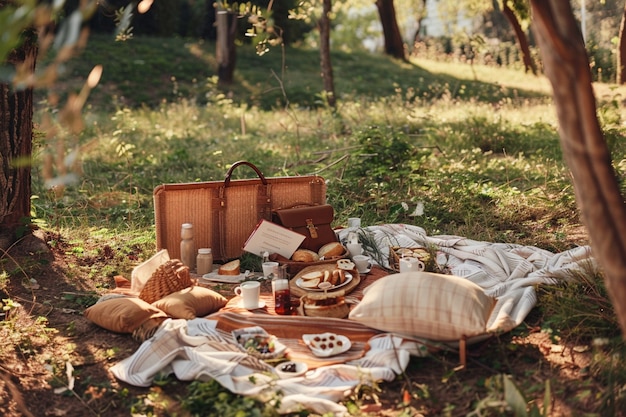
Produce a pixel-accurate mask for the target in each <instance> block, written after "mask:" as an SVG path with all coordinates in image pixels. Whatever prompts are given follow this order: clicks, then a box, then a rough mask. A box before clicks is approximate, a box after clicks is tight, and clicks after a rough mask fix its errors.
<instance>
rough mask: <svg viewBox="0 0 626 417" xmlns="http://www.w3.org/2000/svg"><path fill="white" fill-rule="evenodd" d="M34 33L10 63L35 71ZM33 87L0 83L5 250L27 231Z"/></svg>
mask: <svg viewBox="0 0 626 417" xmlns="http://www.w3.org/2000/svg"><path fill="white" fill-rule="evenodd" d="M36 55H37V44H36V43H35V39H34V34H30V35H29V36H25V42H24V44H23V45H22V46H21V47H20V48H19V49H17V50H15V51H13V52H12V53H11V54H10V56H9V58H8V59H7V64H8V65H10V66H16V65H24V64H26V66H27V68H26V69H27V70H30V71H34V70H35V59H36ZM32 137H33V90H32V89H31V88H28V89H21V90H16V89H15V88H13V87H12V86H11V85H10V84H2V83H0V158H1V159H0V166H1V170H0V248H2V249H6V248H7V247H8V246H9V245H11V244H12V243H13V242H15V241H16V239H17V238H18V237H19V236H20V235H22V234H24V233H26V232H28V231H29V229H28V225H29V221H28V218H29V217H30V193H31V174H30V170H31V150H32Z"/></svg>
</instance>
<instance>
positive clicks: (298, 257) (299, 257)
mask: <svg viewBox="0 0 626 417" xmlns="http://www.w3.org/2000/svg"><path fill="white" fill-rule="evenodd" d="M291 260H292V261H296V262H317V261H319V260H320V257H319V255H318V254H317V253H315V252H313V251H312V250H308V249H298V250H296V251H295V252H294V253H293V255H292V256H291Z"/></svg>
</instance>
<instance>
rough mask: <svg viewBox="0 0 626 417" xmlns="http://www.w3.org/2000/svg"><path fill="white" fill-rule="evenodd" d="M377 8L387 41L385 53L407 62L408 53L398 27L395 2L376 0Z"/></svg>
mask: <svg viewBox="0 0 626 417" xmlns="http://www.w3.org/2000/svg"><path fill="white" fill-rule="evenodd" d="M376 8H377V9H378V15H379V16H380V23H381V24H382V26H383V37H384V40H385V53H386V54H387V55H390V56H392V57H394V58H398V59H402V60H404V61H406V51H405V47H404V41H403V40H402V35H401V34H400V28H399V27H398V19H397V17H396V8H395V7H394V5H393V0H376Z"/></svg>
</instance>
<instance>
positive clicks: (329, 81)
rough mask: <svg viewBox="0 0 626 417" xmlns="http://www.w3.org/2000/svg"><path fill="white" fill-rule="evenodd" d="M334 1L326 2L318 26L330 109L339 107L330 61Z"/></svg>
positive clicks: (326, 0)
mask: <svg viewBox="0 0 626 417" xmlns="http://www.w3.org/2000/svg"><path fill="white" fill-rule="evenodd" d="M332 8H333V4H332V0H324V1H323V8H322V16H321V18H320V20H319V23H318V26H319V31H320V65H321V69H322V80H323V82H324V92H325V93H326V100H327V102H328V105H329V106H330V107H335V106H336V105H337V100H336V98H335V78H334V76H333V66H332V63H331V61H330V14H331V12H332Z"/></svg>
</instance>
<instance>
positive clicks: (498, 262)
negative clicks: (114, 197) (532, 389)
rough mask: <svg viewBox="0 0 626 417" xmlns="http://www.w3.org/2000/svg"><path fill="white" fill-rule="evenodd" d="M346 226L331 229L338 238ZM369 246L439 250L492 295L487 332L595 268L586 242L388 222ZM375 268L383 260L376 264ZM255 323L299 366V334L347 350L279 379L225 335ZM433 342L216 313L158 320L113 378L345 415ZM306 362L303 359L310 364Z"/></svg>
mask: <svg viewBox="0 0 626 417" xmlns="http://www.w3.org/2000/svg"><path fill="white" fill-rule="evenodd" d="M349 232H350V230H348V229H344V230H340V231H338V236H339V238H340V239H342V240H343V239H345V238H346V237H347V233H349ZM359 232H361V233H366V234H368V236H370V237H371V238H372V239H373V241H375V242H376V246H377V253H389V252H388V248H389V246H402V247H415V246H426V245H429V246H432V247H436V248H437V262H438V264H439V265H445V268H446V269H447V270H448V271H449V272H450V273H451V274H454V275H457V276H460V277H464V278H466V279H468V280H471V281H472V282H474V283H476V284H477V285H479V286H480V287H482V288H483V289H484V290H485V292H486V293H487V294H489V295H492V296H494V297H496V298H497V303H496V306H495V307H494V310H493V313H492V315H491V317H490V319H489V322H488V326H487V333H486V335H487V334H490V333H491V332H494V331H498V332H505V331H509V330H511V329H513V328H515V327H516V326H517V325H519V324H521V323H522V322H523V320H524V319H525V317H526V316H527V314H528V312H529V311H530V310H531V309H532V308H533V307H534V306H535V305H536V303H537V296H536V292H535V286H536V285H539V284H553V283H556V282H557V281H558V280H559V279H564V278H565V277H567V276H568V275H569V274H571V273H572V272H573V271H575V270H580V269H583V268H590V267H591V268H592V267H595V262H594V261H593V258H592V256H591V250H590V248H589V247H588V246H581V247H577V248H574V249H571V250H568V251H565V252H562V253H558V254H554V253H551V252H549V251H545V250H542V249H539V248H536V247H532V246H521V245H514V244H506V243H489V242H480V241H474V240H471V239H467V238H463V237H459V236H432V237H431V236H427V234H426V232H425V231H424V229H422V228H420V227H418V226H412V225H404V224H395V225H380V226H370V227H366V228H363V229H360V230H359ZM377 261H378V263H379V264H380V265H381V266H382V267H389V263H388V262H389V260H388V259H385V258H384V257H383V258H378V259H377ZM255 325H260V326H261V327H263V328H265V329H266V330H267V331H268V332H269V333H270V334H275V335H276V336H277V337H279V339H280V340H281V342H283V343H284V344H285V345H286V346H287V348H288V349H287V352H288V355H292V356H293V358H294V359H298V360H305V361H307V355H306V347H304V346H303V345H302V341H301V340H300V337H301V335H302V334H303V333H306V332H309V331H311V332H316V333H323V332H326V331H328V332H334V333H337V334H347V335H348V336H349V337H350V338H351V340H353V342H354V343H353V346H352V348H351V349H350V351H348V352H346V353H345V354H344V355H345V356H343V357H338V358H334V360H329V361H327V362H325V361H324V360H320V361H318V362H314V361H313V362H312V361H310V360H309V362H308V363H309V365H310V366H311V368H313V370H312V371H310V372H309V373H307V374H305V376H301V377H297V378H288V379H279V378H278V377H277V374H276V373H275V371H274V368H273V367H272V366H269V365H268V364H267V363H265V362H263V361H260V360H258V359H256V358H254V357H252V356H250V355H248V354H247V353H245V352H242V351H241V350H240V349H239V348H238V346H237V345H236V344H235V343H234V341H233V339H232V337H231V336H230V331H231V330H232V329H234V328H240V327H246V326H255ZM437 343H438V341H423V340H419V339H410V338H407V337H399V336H397V335H393V334H389V333H383V332H380V331H377V330H374V329H369V328H367V326H364V325H362V324H360V323H356V322H353V321H351V320H342V319H329V318H315V317H298V316H283V317H277V316H270V315H268V314H247V315H243V314H239V313H237V312H233V311H228V310H226V311H220V312H218V313H215V314H213V315H210V316H208V317H207V318H198V319H195V320H189V321H186V320H173V319H168V320H166V321H165V322H164V323H163V324H162V325H161V327H160V328H159V330H158V331H157V332H156V334H155V335H154V336H153V337H152V338H150V339H149V340H147V341H145V342H144V343H143V344H142V345H141V346H140V348H139V349H138V350H137V351H136V352H135V353H134V354H133V355H132V356H130V357H128V358H126V359H124V360H123V361H121V362H119V363H117V364H115V365H114V366H113V367H112V368H111V371H112V372H113V374H114V375H115V376H116V377H117V378H118V379H120V380H122V381H125V382H127V383H129V384H133V385H137V386H149V385H150V384H151V383H152V380H153V378H154V377H155V376H156V375H157V373H159V372H173V373H174V374H175V375H176V377H177V378H179V379H180V380H195V379H199V380H206V379H208V378H213V379H215V380H217V381H218V382H219V383H220V384H221V385H222V386H224V387H226V388H227V389H229V390H230V391H231V392H233V393H237V394H241V395H247V396H253V397H255V398H257V399H260V400H262V401H264V402H267V401H276V400H277V399H280V401H278V402H276V404H277V407H278V408H277V409H278V412H280V413H283V414H285V413H291V412H297V411H299V410H302V409H308V410H311V411H313V412H316V413H320V414H323V413H327V412H331V413H334V414H335V415H337V416H341V415H346V414H347V409H346V408H345V407H344V406H343V405H342V404H340V403H339V402H340V401H341V400H342V399H344V398H345V397H346V395H348V394H349V392H350V391H351V390H353V389H354V388H355V387H357V386H358V385H359V384H367V383H370V382H371V383H374V382H378V381H391V380H393V379H394V378H395V377H396V376H397V375H398V374H400V373H402V372H403V371H404V369H405V368H406V366H407V364H408V362H409V359H410V357H411V355H417V356H424V355H427V354H428V349H427V348H425V347H426V346H430V345H437ZM308 359H310V355H309V358H308Z"/></svg>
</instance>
